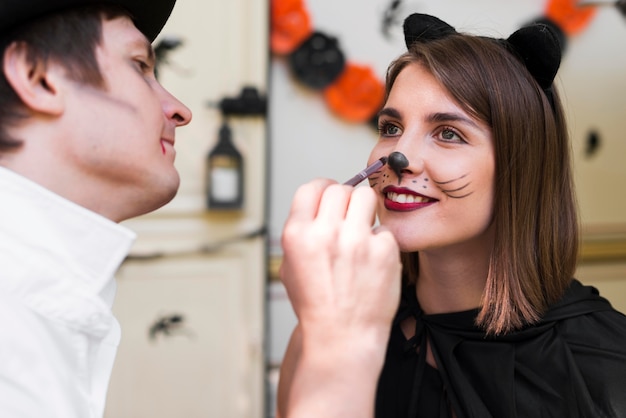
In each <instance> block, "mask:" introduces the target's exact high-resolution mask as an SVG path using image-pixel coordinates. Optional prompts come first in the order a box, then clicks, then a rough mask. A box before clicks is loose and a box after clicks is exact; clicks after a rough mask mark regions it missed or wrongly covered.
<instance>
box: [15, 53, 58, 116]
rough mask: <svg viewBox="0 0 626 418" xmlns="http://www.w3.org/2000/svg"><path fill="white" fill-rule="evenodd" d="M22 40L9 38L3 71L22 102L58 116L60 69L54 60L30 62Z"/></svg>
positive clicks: (38, 110)
mask: <svg viewBox="0 0 626 418" xmlns="http://www.w3.org/2000/svg"><path fill="white" fill-rule="evenodd" d="M27 52H28V51H27V48H26V46H25V45H24V44H20V43H17V42H13V43H12V44H10V45H9V46H8V47H7V48H6V49H5V51H4V61H3V64H4V65H3V67H4V68H3V71H4V74H5V77H6V79H7V81H8V82H9V84H10V85H11V86H12V87H13V90H15V93H16V94H17V95H18V96H19V97H20V99H22V102H23V103H24V105H25V106H26V107H27V108H29V109H31V110H32V111H34V112H39V113H44V114H48V115H51V116H58V115H60V114H61V113H63V109H64V102H63V94H62V93H63V89H62V86H63V83H62V79H61V78H62V73H61V72H60V71H59V70H60V69H59V66H58V65H55V64H51V63H49V64H50V65H45V64H44V63H43V62H42V61H41V60H37V61H36V62H31V61H30V60H29V59H28V56H27Z"/></svg>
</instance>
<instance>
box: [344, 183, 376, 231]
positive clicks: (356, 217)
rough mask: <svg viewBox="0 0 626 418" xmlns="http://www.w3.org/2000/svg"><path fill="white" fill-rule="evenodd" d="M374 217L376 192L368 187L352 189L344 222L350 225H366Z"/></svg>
mask: <svg viewBox="0 0 626 418" xmlns="http://www.w3.org/2000/svg"><path fill="white" fill-rule="evenodd" d="M375 218H376V193H375V192H374V191H373V190H372V189H370V188H369V187H358V188H356V189H354V191H353V193H352V196H351V197H350V203H349V205H348V208H347V213H346V222H347V223H349V224H350V225H359V226H368V227H371V226H372V225H373V224H374V219H375Z"/></svg>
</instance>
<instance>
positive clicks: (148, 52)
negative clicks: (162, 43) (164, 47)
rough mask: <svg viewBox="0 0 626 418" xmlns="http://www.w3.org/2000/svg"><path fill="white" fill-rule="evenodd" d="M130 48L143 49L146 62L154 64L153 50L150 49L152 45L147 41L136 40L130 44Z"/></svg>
mask: <svg viewBox="0 0 626 418" xmlns="http://www.w3.org/2000/svg"><path fill="white" fill-rule="evenodd" d="M131 46H132V47H133V48H140V49H141V48H143V49H145V51H146V56H147V57H148V60H150V61H151V62H152V63H154V62H155V60H156V57H155V55H154V48H152V44H151V43H150V42H148V40H147V39H137V40H135V41H133V42H132V43H131Z"/></svg>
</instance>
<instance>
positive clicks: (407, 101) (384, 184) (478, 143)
mask: <svg viewBox="0 0 626 418" xmlns="http://www.w3.org/2000/svg"><path fill="white" fill-rule="evenodd" d="M378 126H379V129H380V136H379V140H378V142H377V144H376V146H375V147H374V149H373V150H372V153H371V154H370V158H369V162H370V163H371V162H373V161H374V160H376V159H378V158H380V157H383V156H389V155H390V154H391V153H393V152H400V153H402V154H403V155H404V156H405V157H406V160H408V165H407V166H406V167H404V168H403V169H401V170H400V169H396V170H394V169H393V167H390V165H385V167H383V169H382V170H381V171H380V173H378V175H376V174H375V175H373V176H371V177H370V180H369V181H370V185H371V187H372V188H373V189H374V190H375V191H376V192H378V193H379V203H378V216H379V220H380V223H381V224H382V225H384V226H386V227H387V228H389V229H390V230H391V231H392V232H393V234H394V235H395V237H396V239H397V240H398V243H399V245H400V249H401V250H402V251H405V252H412V251H428V250H436V249H443V248H446V249H456V250H462V249H463V248H471V249H472V250H476V249H477V248H476V246H477V245H482V246H491V245H492V243H493V242H492V232H491V229H492V228H490V226H491V224H492V218H493V199H494V175H495V157H494V145H493V138H492V136H491V129H490V127H489V126H488V125H486V124H485V123H484V122H482V121H480V120H477V119H475V118H473V117H471V116H470V115H468V114H467V113H466V112H465V111H463V109H462V108H461V107H460V106H459V105H458V104H457V103H456V102H455V101H454V100H453V99H452V97H451V96H450V94H449V93H448V91H447V90H446V89H445V88H444V87H443V86H442V85H441V84H440V83H439V82H438V81H437V80H436V79H435V78H434V77H433V76H432V75H431V74H430V73H429V72H428V71H427V70H425V69H424V68H423V67H422V66H421V65H419V64H409V65H408V66H406V67H405V68H404V69H403V70H402V71H401V72H400V74H399V75H398V77H397V78H396V81H395V83H394V85H393V87H392V89H391V92H390V94H389V98H388V100H387V102H386V103H385V106H384V108H383V110H382V111H381V113H380V117H379V122H378ZM468 246H469V247H468Z"/></svg>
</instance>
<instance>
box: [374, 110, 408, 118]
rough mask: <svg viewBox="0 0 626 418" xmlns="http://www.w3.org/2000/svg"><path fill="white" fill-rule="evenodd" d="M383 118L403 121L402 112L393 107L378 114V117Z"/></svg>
mask: <svg viewBox="0 0 626 418" xmlns="http://www.w3.org/2000/svg"><path fill="white" fill-rule="evenodd" d="M381 116H389V117H391V118H395V119H401V118H402V115H401V114H400V112H399V111H398V110H397V109H395V108H393V107H386V108H384V109H382V110H381V111H380V112H378V115H377V117H381Z"/></svg>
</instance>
